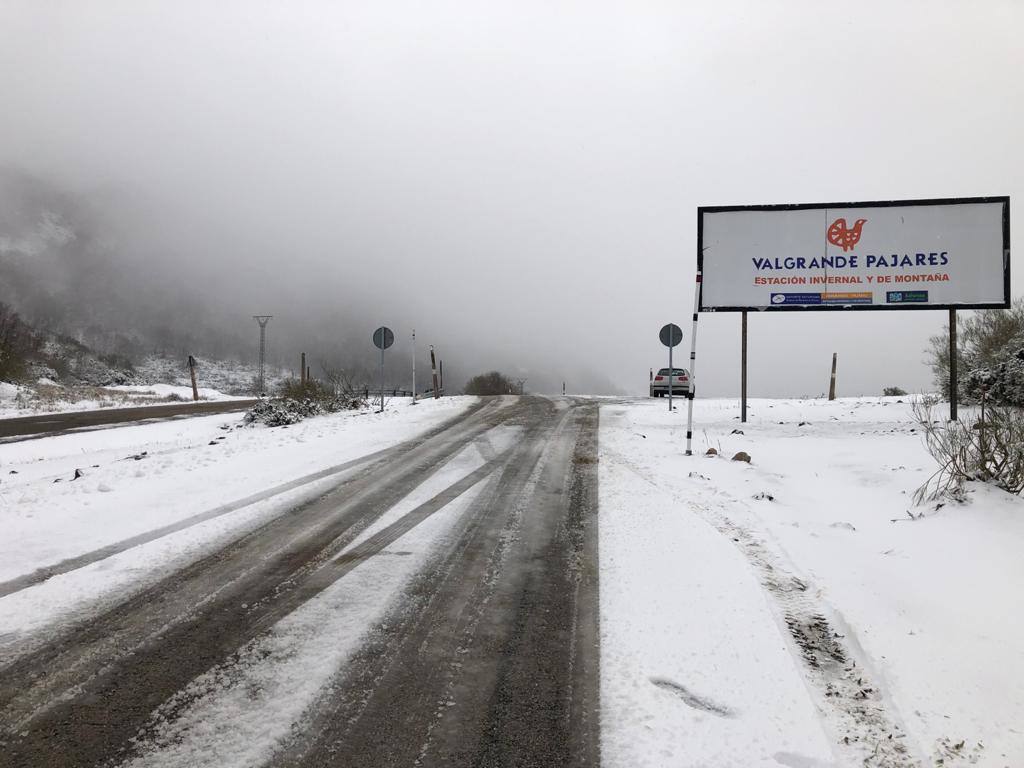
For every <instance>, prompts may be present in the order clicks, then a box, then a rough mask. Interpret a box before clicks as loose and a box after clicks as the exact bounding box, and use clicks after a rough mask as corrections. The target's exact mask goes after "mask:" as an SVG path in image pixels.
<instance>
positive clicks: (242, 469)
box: [0, 397, 476, 641]
mask: <svg viewBox="0 0 1024 768" xmlns="http://www.w3.org/2000/svg"><path fill="white" fill-rule="evenodd" d="M474 402H476V398H473V397H448V398H443V399H440V400H425V401H421V402H420V403H418V404H417V405H416V406H415V407H411V406H410V403H409V401H408V399H401V398H399V399H395V400H392V401H390V402H389V406H388V408H387V410H386V411H385V412H384V413H382V414H381V413H375V412H372V411H370V410H363V411H355V412H345V413H339V414H333V415H329V416H320V417H315V418H311V419H308V420H306V421H303V422H301V423H299V424H296V425H292V426H289V427H281V428H273V429H270V428H265V427H242V426H241V418H242V417H241V415H240V414H232V415H217V416H208V417H197V418H191V419H186V420H179V421H169V422H160V423H150V424H140V425H136V426H128V427H119V428H114V429H108V430H103V431H98V432H85V433H75V434H67V435H61V436H58V437H48V438H42V439H38V440H29V441H24V442H18V443H10V444H5V445H0V530H3V531H4V535H3V537H0V595H4V592H5V591H4V589H3V587H4V584H5V583H6V584H8V585H9V584H10V582H11V581H12V580H15V579H18V578H20V577H24V576H26V575H28V574H32V573H33V572H35V571H36V570H37V569H41V568H47V567H50V566H53V565H56V564H59V563H62V562H64V561H67V560H69V559H72V558H79V557H82V556H84V555H88V553H94V552H96V551H97V550H102V549H103V548H106V547H113V548H115V549H117V550H119V551H118V552H116V553H113V554H111V553H108V552H103V553H102V555H103V556H102V557H97V558H96V560H95V562H92V563H90V564H87V565H84V566H83V567H76V568H74V569H71V570H68V572H66V573H62V574H60V575H56V576H53V577H51V578H48V579H47V580H45V581H44V582H43V583H40V584H37V585H35V586H31V587H30V588H26V589H19V590H17V591H13V592H12V593H10V594H6V595H5V596H0V628H2V630H0V640H6V641H13V640H16V639H17V638H18V637H20V636H22V635H24V634H25V633H26V632H29V631H32V630H38V629H39V628H41V627H44V626H47V625H49V624H51V623H52V622H54V621H58V620H62V619H70V618H73V617H74V616H75V615H76V611H79V610H84V609H85V608H86V607H87V606H88V605H89V604H90V603H91V602H92V601H95V600H97V599H101V598H103V597H104V596H114V595H120V594H123V593H124V592H125V591H126V590H129V589H130V590H137V589H140V588H142V587H144V586H145V585H146V584H148V583H152V582H153V581H154V580H155V579H156V578H158V577H159V576H160V575H162V574H164V573H166V572H167V571H168V570H169V569H171V568H175V567H181V566H182V565H183V564H184V563H187V562H189V561H191V560H194V559H195V558H197V557H199V556H201V555H202V554H203V553H205V552H208V551H210V549H211V548H212V547H215V546H217V544H218V543H223V542H224V541H226V540H228V539H229V538H231V537H237V536H238V535H239V534H240V532H242V531H245V530H249V529H251V528H254V527H255V526H257V525H259V524H260V523H262V522H265V521H266V520H267V519H269V518H270V517H271V516H273V515H276V514H279V513H280V512H281V511H282V510H285V509H288V508H290V507H292V506H294V505H297V504H300V503H302V502H304V501H306V500H308V499H311V498H315V497H316V496H317V495H319V494H321V493H323V492H324V490H325V489H326V488H328V487H330V485H331V484H332V483H336V481H337V476H338V473H339V472H341V471H342V470H343V467H344V465H345V464H347V463H349V462H352V461H354V460H356V459H358V458H360V457H364V456H367V455H369V454H371V453H374V452H376V451H380V450H383V449H385V448H388V447H390V446H392V445H395V444H397V443H399V442H401V441H403V440H407V439H410V438H412V437H415V436H416V435H418V434H422V433H423V432H425V431H427V430H429V429H431V428H433V427H435V426H437V425H439V424H440V423H442V422H444V421H445V420H447V419H449V418H452V417H454V416H456V415H458V414H459V413H462V412H463V411H465V410H466V409H467V408H468V407H470V406H471V405H472V404H473V403H474ZM76 470H80V472H81V477H79V478H78V479H74V477H75V474H76ZM126 542H127V543H128V544H129V545H130V546H124V545H125V543H126ZM108 555H109V556H108ZM8 591H9V590H8Z"/></svg>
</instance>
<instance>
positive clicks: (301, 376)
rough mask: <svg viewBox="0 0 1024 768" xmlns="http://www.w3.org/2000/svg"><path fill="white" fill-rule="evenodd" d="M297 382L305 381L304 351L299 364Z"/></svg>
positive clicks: (303, 382)
mask: <svg viewBox="0 0 1024 768" xmlns="http://www.w3.org/2000/svg"><path fill="white" fill-rule="evenodd" d="M299 382H300V383H302V384H305V383H306V353H305V352H303V353H302V363H301V364H300V365H299Z"/></svg>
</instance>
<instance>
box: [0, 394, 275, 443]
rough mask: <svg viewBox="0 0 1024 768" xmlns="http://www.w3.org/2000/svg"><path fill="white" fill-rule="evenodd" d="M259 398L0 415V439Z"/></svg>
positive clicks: (225, 407) (215, 408) (234, 407)
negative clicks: (2, 417)
mask: <svg viewBox="0 0 1024 768" xmlns="http://www.w3.org/2000/svg"><path fill="white" fill-rule="evenodd" d="M257 402H258V401H257V400H217V401H214V402H198V403H170V404H167V405H145V406H140V407H137V408H102V409H99V410H93V411H70V412H68V413H48V414H43V415H40V416H18V417H17V418H14V419H0V439H2V438H9V437H30V436H33V437H34V436H42V435H53V434H59V433H61V432H67V431H69V430H75V429H96V428H98V427H106V426H110V425H111V424H124V423H128V422H132V421H147V420H150V419H170V418H175V417H179V416H209V415H210V414H213V413H232V412H234V411H245V410H248V409H249V408H251V407H252V406H253V405H254V404H255V403H257Z"/></svg>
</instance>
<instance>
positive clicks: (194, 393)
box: [188, 355, 199, 402]
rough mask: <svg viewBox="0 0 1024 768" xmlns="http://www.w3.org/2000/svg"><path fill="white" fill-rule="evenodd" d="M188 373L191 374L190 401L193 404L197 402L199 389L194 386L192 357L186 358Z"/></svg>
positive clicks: (194, 375) (194, 361) (193, 360)
mask: <svg viewBox="0 0 1024 768" xmlns="http://www.w3.org/2000/svg"><path fill="white" fill-rule="evenodd" d="M188 372H189V373H190V374H192V400H193V402H195V401H198V400H199V387H197V386H196V359H195V358H194V357H192V355H189V356H188Z"/></svg>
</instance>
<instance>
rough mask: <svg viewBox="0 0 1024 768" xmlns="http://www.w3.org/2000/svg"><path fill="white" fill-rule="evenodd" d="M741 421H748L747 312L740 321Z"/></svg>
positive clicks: (744, 312)
mask: <svg viewBox="0 0 1024 768" xmlns="http://www.w3.org/2000/svg"><path fill="white" fill-rule="evenodd" d="M740 329H741V330H740V336H741V341H740V421H741V422H744V423H746V421H747V312H746V310H744V311H743V319H742V321H741V323H740Z"/></svg>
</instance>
